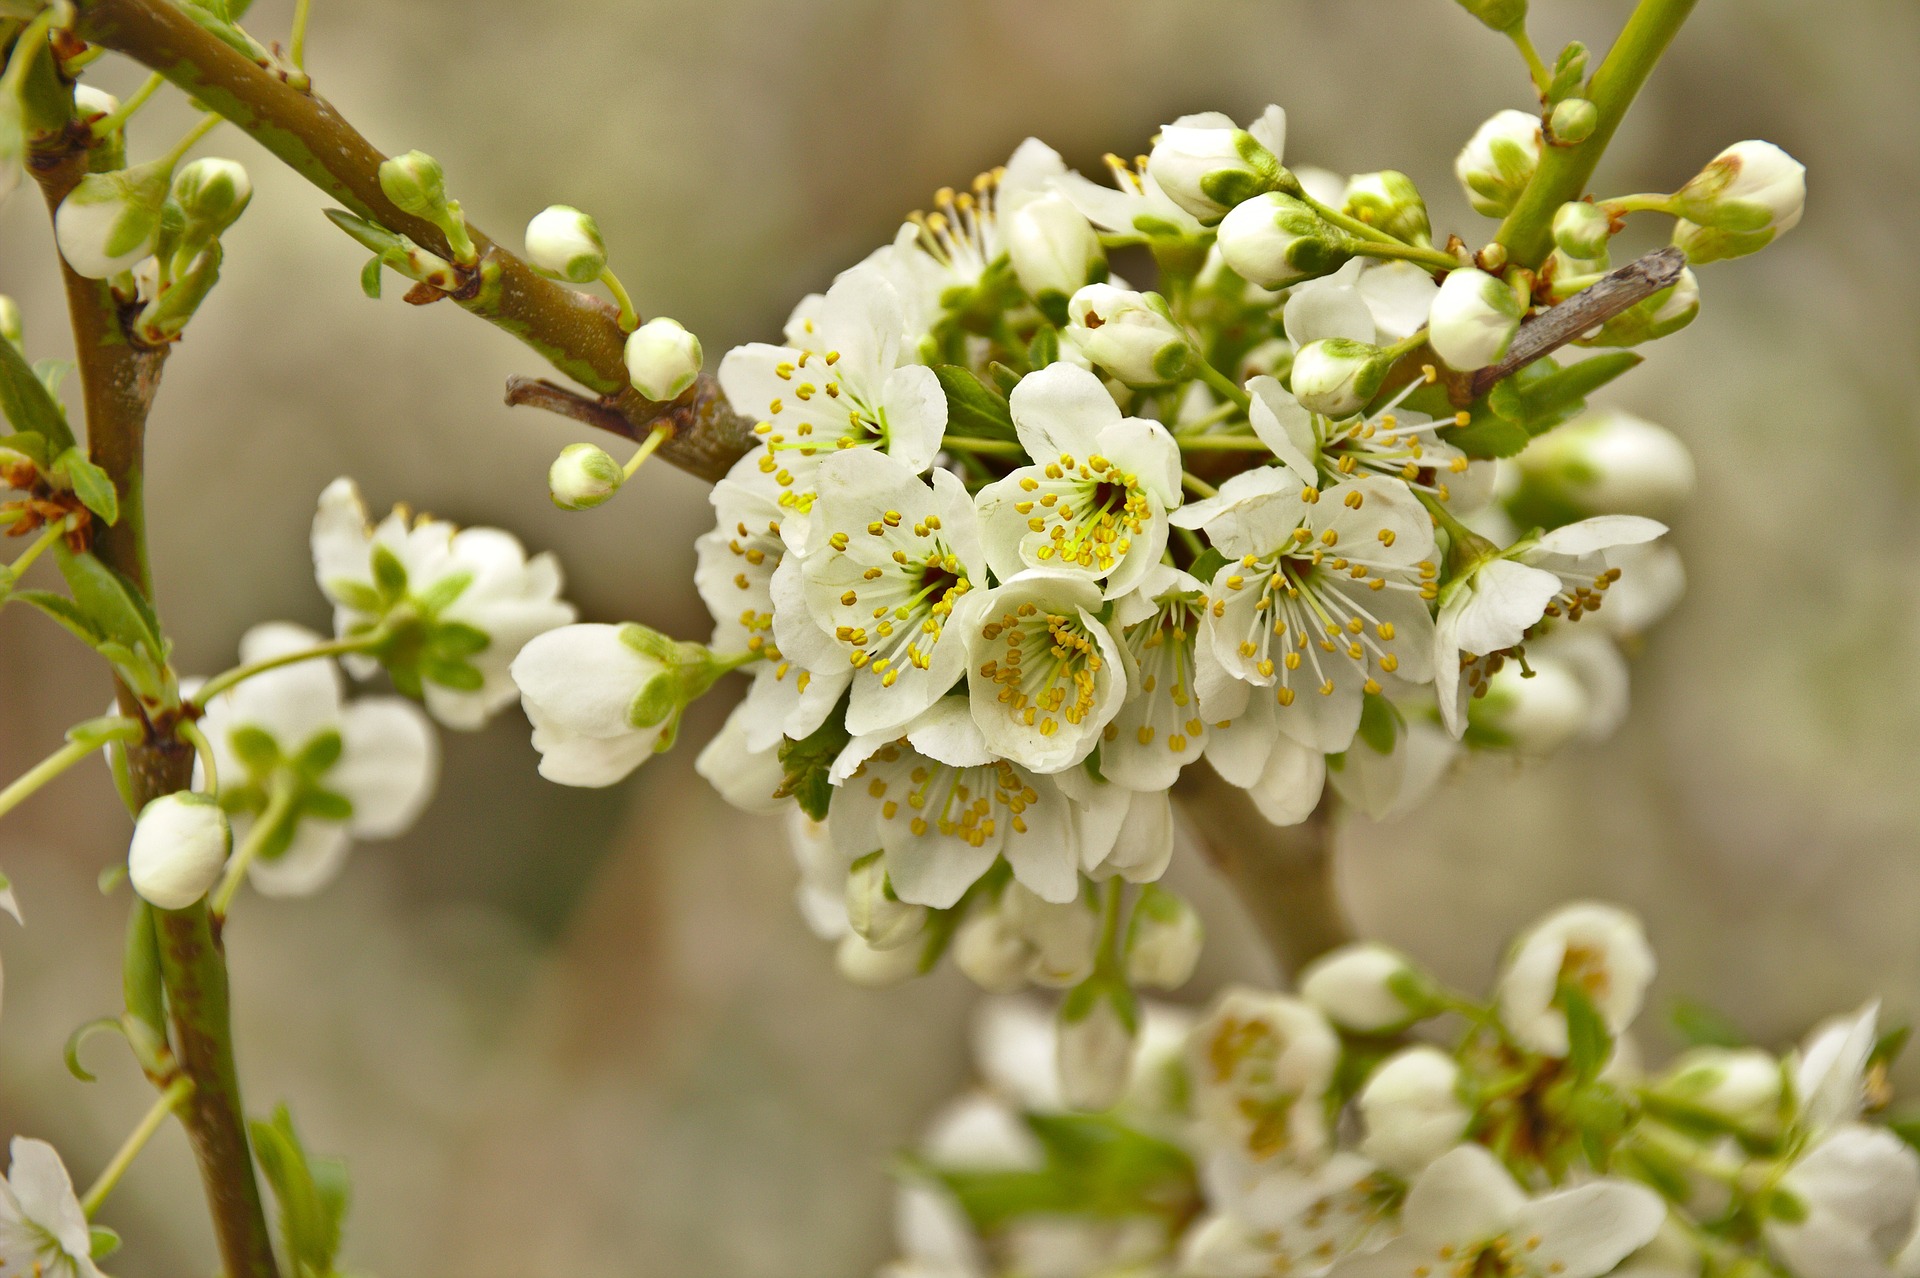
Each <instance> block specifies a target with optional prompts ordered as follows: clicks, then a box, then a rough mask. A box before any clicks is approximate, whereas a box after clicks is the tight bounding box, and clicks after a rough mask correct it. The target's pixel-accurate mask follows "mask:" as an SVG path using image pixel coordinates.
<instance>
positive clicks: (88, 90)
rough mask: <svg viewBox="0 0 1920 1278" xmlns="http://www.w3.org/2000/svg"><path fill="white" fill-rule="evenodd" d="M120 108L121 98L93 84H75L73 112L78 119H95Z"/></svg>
mask: <svg viewBox="0 0 1920 1278" xmlns="http://www.w3.org/2000/svg"><path fill="white" fill-rule="evenodd" d="M119 109H120V99H119V98H116V97H114V96H113V95H112V94H111V93H108V92H107V91H106V90H105V89H96V88H94V87H93V86H92V85H91V84H76V85H74V86H73V114H74V116H75V117H76V118H77V119H81V120H86V121H93V120H97V119H99V118H100V117H101V116H103V115H112V114H113V113H114V112H115V111H118V110H119Z"/></svg>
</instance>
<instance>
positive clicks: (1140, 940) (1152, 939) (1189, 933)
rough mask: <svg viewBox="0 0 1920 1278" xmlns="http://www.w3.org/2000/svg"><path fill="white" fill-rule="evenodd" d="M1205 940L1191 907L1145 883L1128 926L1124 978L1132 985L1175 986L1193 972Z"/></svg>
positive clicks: (1183, 981)
mask: <svg viewBox="0 0 1920 1278" xmlns="http://www.w3.org/2000/svg"><path fill="white" fill-rule="evenodd" d="M1205 939H1206V930H1205V929H1204V928H1203V927H1202V926H1201V925H1200V914H1199V912H1198V911H1197V910H1195V909H1194V908H1193V906H1191V905H1189V904H1187V902H1186V901H1185V900H1184V899H1183V898H1181V897H1179V896H1176V895H1175V894H1173V893H1172V892H1169V891H1167V890H1166V889H1165V888H1162V887H1159V886H1156V885H1152V884H1150V885H1148V887H1147V888H1146V889H1145V890H1144V891H1143V892H1142V893H1141V894H1140V900H1139V902H1138V903H1137V904H1135V906H1134V907H1133V922H1132V923H1131V924H1130V925H1129V929H1128V934H1127V979H1128V980H1129V981H1131V982H1132V983H1133V984H1135V985H1152V986H1155V987H1157V988H1159V989H1163V990H1171V989H1178V988H1179V987H1180V986H1182V985H1185V984H1186V983H1187V978H1188V977H1190V976H1192V975H1193V968H1194V965H1195V964H1196V963H1198V962H1199V961H1200V945H1201V942H1202V941H1204V940H1205Z"/></svg>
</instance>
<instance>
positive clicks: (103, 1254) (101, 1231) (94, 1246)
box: [87, 1225, 120, 1260]
mask: <svg viewBox="0 0 1920 1278" xmlns="http://www.w3.org/2000/svg"><path fill="white" fill-rule="evenodd" d="M119 1250H120V1235H119V1234H117V1233H115V1232H114V1231H113V1230H111V1229H109V1228H107V1226H105V1225H88V1226H87V1254H88V1255H89V1256H91V1257H92V1258H93V1259H95V1260H105V1259H106V1258H107V1257H108V1256H111V1255H112V1254H113V1253H114V1252H116V1251H119Z"/></svg>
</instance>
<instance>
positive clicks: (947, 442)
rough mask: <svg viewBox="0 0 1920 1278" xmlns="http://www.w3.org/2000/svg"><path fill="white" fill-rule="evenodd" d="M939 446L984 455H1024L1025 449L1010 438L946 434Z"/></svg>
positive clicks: (1025, 453)
mask: <svg viewBox="0 0 1920 1278" xmlns="http://www.w3.org/2000/svg"><path fill="white" fill-rule="evenodd" d="M940 447H942V448H947V449H953V450H955V451H958V452H963V453H978V454H980V455H981V456H984V457H1025V456H1026V455H1027V450H1026V449H1024V448H1022V447H1020V445H1019V444H1018V443H1016V442H1015V441H1013V440H1011V439H975V438H974V437H973V436H971V435H948V436H947V437H946V438H945V439H943V440H941V441H940Z"/></svg>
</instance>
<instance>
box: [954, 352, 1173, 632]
mask: <svg viewBox="0 0 1920 1278" xmlns="http://www.w3.org/2000/svg"><path fill="white" fill-rule="evenodd" d="M1011 402H1012V411H1013V423H1014V429H1015V430H1016V431H1017V432H1018V433H1019V438H1020V444H1021V447H1022V448H1024V449H1025V450H1026V452H1027V455H1028V456H1029V457H1031V458H1033V463H1032V464H1031V465H1027V466H1022V467H1020V468H1019V469H1017V470H1015V471H1013V472H1012V473H1011V474H1009V475H1008V476H1006V478H1004V479H1001V480H999V481H997V482H995V483H992V484H989V485H987V486H986V487H985V488H983V489H982V490H981V491H980V494H979V496H978V497H977V498H976V500H977V502H978V505H979V510H980V518H981V526H982V530H983V532H984V535H985V542H986V552H987V561H988V563H989V564H990V565H991V566H992V568H993V571H994V573H995V575H996V576H998V577H999V578H1000V579H1001V580H1003V581H1004V580H1006V579H1008V578H1010V577H1013V576H1015V575H1016V574H1017V573H1019V572H1020V571H1021V570H1022V569H1023V568H1056V569H1059V570H1060V571H1062V572H1067V573H1076V574H1080V575H1084V576H1087V577H1089V578H1092V579H1094V580H1097V581H1101V582H1102V583H1103V590H1104V593H1105V595H1106V597H1107V598H1109V599H1112V598H1117V597H1118V596H1120V595H1124V594H1126V593H1128V592H1129V591H1131V590H1132V589H1133V588H1134V587H1135V586H1137V585H1138V584H1139V583H1140V581H1141V579H1142V578H1143V577H1145V576H1146V574H1147V572H1148V571H1149V570H1150V569H1152V568H1153V567H1154V566H1155V565H1156V564H1158V563H1159V561H1160V556H1161V554H1162V552H1164V551H1165V549H1166V545H1167V533H1168V524H1167V511H1168V510H1170V509H1172V508H1174V507H1176V506H1178V505H1179V504H1180V449H1179V446H1178V445H1177V444H1175V443H1174V440H1173V436H1172V435H1170V434H1168V433H1167V428H1166V427H1164V426H1162V425H1160V423H1158V422H1151V421H1146V420H1143V419H1141V418H1138V417H1126V418H1123V417H1122V416H1121V415H1120V410H1119V409H1118V408H1117V407H1115V406H1114V402H1113V397H1112V396H1110V395H1109V394H1108V393H1107V389H1106V387H1105V386H1103V385H1101V383H1100V379H1099V378H1097V377H1095V376H1094V375H1093V374H1092V373H1089V372H1087V371H1086V370H1085V369H1081V368H1076V367H1074V366H1073V365H1071V364H1050V365H1048V366H1047V367H1046V368H1043V369H1041V370H1039V371H1038V372H1035V373H1031V374H1029V375H1028V376H1027V377H1025V378H1023V379H1021V382H1020V384H1019V385H1018V386H1015V387H1014V388H1013V395H1012V397H1011Z"/></svg>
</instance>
